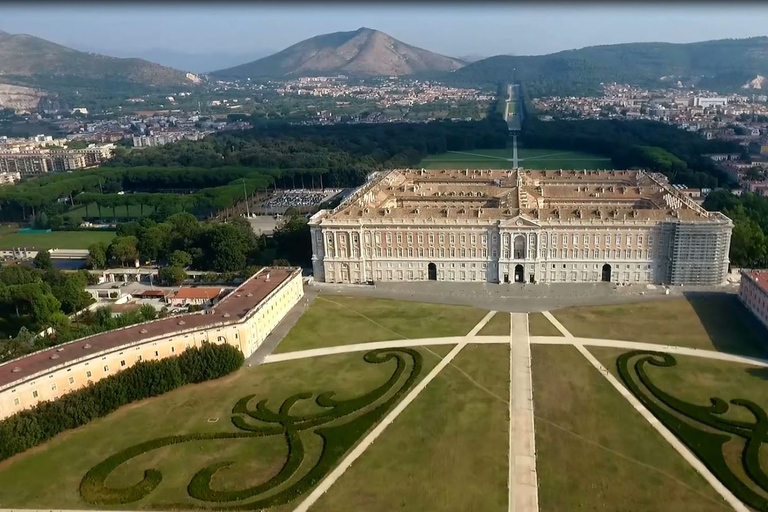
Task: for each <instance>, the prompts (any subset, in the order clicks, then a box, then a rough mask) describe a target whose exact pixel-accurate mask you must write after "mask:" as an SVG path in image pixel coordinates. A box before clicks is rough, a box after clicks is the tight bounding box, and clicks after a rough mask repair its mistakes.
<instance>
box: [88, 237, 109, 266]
mask: <svg viewBox="0 0 768 512" xmlns="http://www.w3.org/2000/svg"><path fill="white" fill-rule="evenodd" d="M86 265H87V266H88V268H93V269H98V268H106V266H107V244H105V243H104V242H98V243H95V244H92V245H91V246H90V247H88V261H87V262H86Z"/></svg>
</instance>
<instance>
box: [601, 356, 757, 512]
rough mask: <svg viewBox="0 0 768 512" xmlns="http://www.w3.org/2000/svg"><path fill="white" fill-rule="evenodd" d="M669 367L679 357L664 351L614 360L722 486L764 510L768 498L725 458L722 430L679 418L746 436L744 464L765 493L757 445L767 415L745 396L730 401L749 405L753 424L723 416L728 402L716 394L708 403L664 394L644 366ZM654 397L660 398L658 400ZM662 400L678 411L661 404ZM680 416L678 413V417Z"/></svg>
mask: <svg viewBox="0 0 768 512" xmlns="http://www.w3.org/2000/svg"><path fill="white" fill-rule="evenodd" d="M633 358H637V360H636V361H635V363H634V366H633V369H634V371H635V373H636V374H637V376H638V377H639V380H640V382H642V384H643V386H645V388H646V389H648V390H649V391H650V392H651V394H652V395H653V396H654V397H655V398H656V400H654V399H652V398H651V397H650V396H648V395H647V394H646V393H645V392H644V391H643V389H642V388H641V387H640V386H639V385H638V383H637V382H636V381H635V379H634V378H633V377H632V370H631V369H630V360H631V359H633ZM646 364H651V365H653V366H660V367H671V366H675V365H676V364H677V361H676V360H675V358H674V357H673V356H671V355H670V354H666V353H662V352H645V351H639V350H637V351H631V352H626V353H624V354H622V355H620V356H619V357H618V358H617V360H616V365H617V369H618V372H619V376H620V377H621V379H622V380H623V381H624V383H625V384H626V386H627V387H628V388H629V390H630V391H631V392H632V393H633V394H634V395H635V396H636V397H637V399H638V400H640V401H641V402H642V403H643V405H645V407H646V408H648V410H650V411H651V413H653V415H654V416H656V418H658V419H659V420H660V421H661V422H662V423H663V424H664V425H665V426H666V427H667V428H668V429H670V430H671V431H672V432H673V433H674V434H675V435H676V436H677V437H678V438H679V439H680V440H681V441H682V442H683V443H685V444H686V445H687V446H688V448H690V449H691V450H692V451H693V453H695V454H696V456H697V457H698V458H699V459H700V460H701V461H702V462H703V463H704V465H705V466H706V467H707V468H708V469H709V470H710V471H711V472H712V473H713V474H714V475H715V476H716V477H717V479H718V480H720V482H722V484H723V485H725V486H726V487H727V488H728V489H729V490H730V491H731V492H732V493H733V494H734V495H735V496H736V497H737V498H738V499H740V500H741V501H742V502H744V503H745V504H747V505H749V506H750V507H752V508H754V509H756V510H760V511H762V512H768V500H766V499H765V498H764V497H763V496H761V495H760V494H758V493H756V492H755V491H754V490H753V489H751V488H750V486H748V485H747V484H745V483H744V482H743V481H742V480H741V479H739V477H738V476H737V475H735V474H734V473H733V471H732V470H731V468H730V467H729V466H728V463H727V462H726V460H725V455H724V452H723V445H724V444H725V443H727V442H728V441H730V440H731V437H730V436H728V435H725V434H721V433H715V432H710V431H707V430H702V429H700V428H697V427H696V426H695V424H691V423H689V422H688V421H686V420H685V419H683V418H687V419H691V420H694V421H698V422H700V423H703V424H704V425H706V426H707V427H710V428H711V429H714V430H716V431H720V432H727V433H730V434H734V435H737V436H740V437H742V438H744V439H745V440H746V441H747V444H746V447H745V449H744V452H743V453H742V465H743V467H744V470H745V472H746V474H747V475H748V476H749V477H750V478H751V479H752V483H753V484H757V485H758V486H760V487H761V488H762V489H763V490H764V491H765V492H768V478H766V476H765V473H764V472H763V470H762V468H761V466H760V453H759V451H760V447H761V445H762V443H763V441H764V440H765V439H766V434H767V433H768V417H766V413H765V411H764V410H763V409H762V408H760V406H758V405H757V404H755V403H754V402H750V401H748V400H743V399H735V400H731V403H732V404H734V405H740V406H743V407H746V408H747V409H749V410H750V411H751V412H752V414H753V415H754V416H755V420H756V421H755V422H754V423H748V422H743V421H735V420H730V419H726V418H724V417H723V415H724V414H725V413H726V412H727V411H728V409H729V406H728V403H727V402H725V401H724V400H722V399H720V398H711V399H710V404H711V405H710V406H701V405H695V404H690V403H688V402H684V401H682V400H680V399H678V398H675V397H673V396H672V395H670V394H668V393H666V392H664V391H663V390H661V389H660V388H659V387H658V386H656V385H655V384H654V383H653V382H652V381H651V379H650V378H649V377H648V374H647V373H646V371H645V365H646ZM657 400H658V401H657ZM659 402H661V403H663V404H664V405H666V406H667V407H669V408H670V409H671V410H673V411H675V412H676V413H677V414H673V413H671V412H669V411H668V410H667V409H665V408H664V407H661V405H660V404H659ZM678 415H679V416H678Z"/></svg>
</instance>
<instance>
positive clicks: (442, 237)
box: [439, 234, 445, 244]
mask: <svg viewBox="0 0 768 512" xmlns="http://www.w3.org/2000/svg"><path fill="white" fill-rule="evenodd" d="M439 240H440V243H441V244H442V243H443V242H445V235H443V234H441V235H440V238H439Z"/></svg>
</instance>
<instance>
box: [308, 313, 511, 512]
mask: <svg viewBox="0 0 768 512" xmlns="http://www.w3.org/2000/svg"><path fill="white" fill-rule="evenodd" d="M507 316H508V315H507ZM432 348H433V347H430V349H432ZM425 357H427V356H425ZM434 359H435V360H437V358H436V357H434ZM459 369H460V370H461V371H459ZM462 372H464V373H462ZM465 374H466V375H465ZM468 376H469V377H468ZM470 378H471V380H470ZM473 380H474V381H475V382H472V381H473ZM478 384H479V386H482V388H485V389H482V388H480V387H478ZM508 398H509V347H508V346H486V345H476V346H472V345H469V346H467V347H465V348H464V349H463V350H462V351H461V352H460V353H459V354H458V355H457V356H456V358H455V359H454V360H453V362H452V364H451V365H448V366H447V367H446V368H444V369H443V371H442V372H441V373H440V374H438V376H437V377H435V379H434V380H433V381H432V382H430V383H429V385H428V386H427V387H426V388H425V389H424V391H422V392H421V394H420V395H419V396H418V398H416V400H415V401H414V402H413V403H411V404H410V405H409V406H408V408H407V409H405V411H403V413H402V414H401V415H400V416H399V417H398V418H397V419H396V420H395V421H394V423H392V424H391V425H390V426H389V427H387V430H386V431H384V433H383V434H382V435H381V437H379V438H378V439H377V440H376V442H375V443H374V444H373V445H371V446H370V447H369V448H368V450H366V452H365V453H364V454H363V455H362V456H361V457H360V458H359V459H358V460H357V461H356V462H355V463H354V464H353V465H352V466H351V467H350V468H349V469H348V470H347V472H346V473H345V474H344V475H342V476H341V478H340V479H339V480H338V481H337V482H336V483H335V484H334V486H333V487H331V489H330V490H329V491H328V492H326V493H325V494H324V495H323V497H321V498H320V500H319V501H318V502H317V503H316V504H315V505H314V506H313V507H312V510H317V511H318V512H336V511H347V510H350V511H352V510H358V511H366V512H390V511H393V510H398V511H409V512H410V511H412V512H421V511H427V510H430V511H431V510H434V511H438V510H439V511H441V512H453V511H455V512H474V511H476V512H494V511H496V512H506V511H507V510H508V505H507V496H508V491H507V478H508V477H507V475H508V459H509V434H508V427H509V416H508V415H509V405H508V402H507V400H508Z"/></svg>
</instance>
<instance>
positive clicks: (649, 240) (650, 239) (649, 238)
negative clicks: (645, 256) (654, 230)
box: [648, 235, 653, 245]
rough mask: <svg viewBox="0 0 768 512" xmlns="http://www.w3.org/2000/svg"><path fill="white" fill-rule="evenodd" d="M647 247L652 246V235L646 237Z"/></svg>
mask: <svg viewBox="0 0 768 512" xmlns="http://www.w3.org/2000/svg"><path fill="white" fill-rule="evenodd" d="M648 245H653V235H649V236H648Z"/></svg>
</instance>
